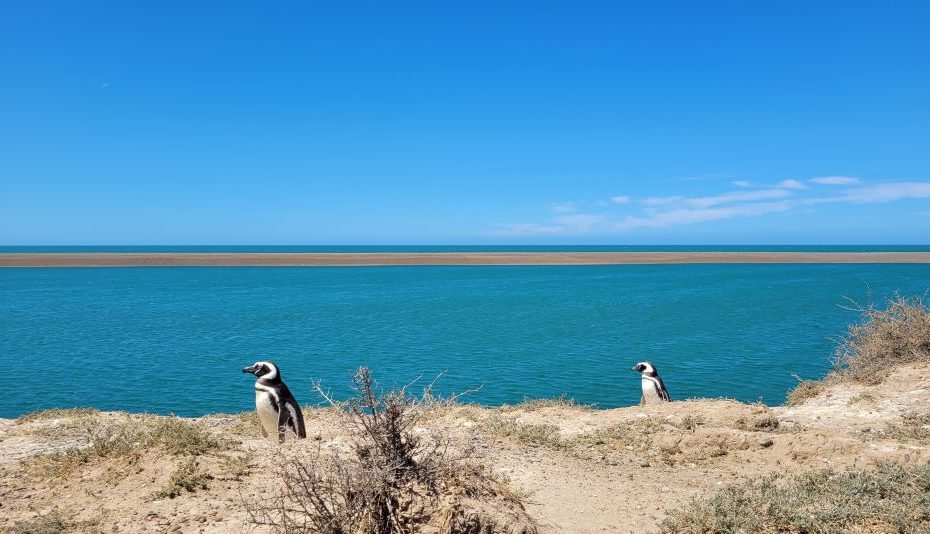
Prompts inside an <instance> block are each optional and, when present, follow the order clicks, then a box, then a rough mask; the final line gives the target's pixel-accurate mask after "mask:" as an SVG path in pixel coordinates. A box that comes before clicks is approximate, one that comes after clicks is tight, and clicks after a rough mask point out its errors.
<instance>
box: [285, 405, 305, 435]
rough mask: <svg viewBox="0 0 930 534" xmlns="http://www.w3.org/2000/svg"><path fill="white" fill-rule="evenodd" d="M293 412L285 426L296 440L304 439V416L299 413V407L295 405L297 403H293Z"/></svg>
mask: <svg viewBox="0 0 930 534" xmlns="http://www.w3.org/2000/svg"><path fill="white" fill-rule="evenodd" d="M294 412H295V413H293V414H291V418H290V419H288V421H287V424H288V426H290V427H291V430H293V431H294V434H296V435H297V437H298V438H305V437H307V429H306V428H304V414H303V413H302V412H301V411H300V405H299V404H297V401H294Z"/></svg>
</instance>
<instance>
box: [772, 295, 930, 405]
mask: <svg viewBox="0 0 930 534" xmlns="http://www.w3.org/2000/svg"><path fill="white" fill-rule="evenodd" d="M853 309H855V310H856V311H859V312H860V313H861V314H862V317H863V320H862V322H860V323H856V324H852V325H850V326H849V329H848V331H847V333H846V335H845V336H843V338H842V339H840V342H839V344H838V345H837V347H836V352H835V354H834V359H833V371H831V372H830V373H829V374H828V375H827V377H826V378H825V379H824V380H802V381H801V382H800V383H799V384H798V386H797V387H796V388H795V389H793V390H792V391H790V392H788V405H789V406H795V405H798V404H801V403H803V402H804V401H806V400H807V399H809V398H811V397H814V396H816V395H817V394H819V393H820V392H821V391H823V389H824V387H825V385H829V384H830V383H837V382H843V381H853V382H859V383H862V384H868V385H875V384H880V383H881V382H883V381H884V380H885V378H886V377H887V376H888V375H889V374H890V373H891V372H892V371H893V370H894V369H895V368H896V367H897V366H900V365H905V364H909V363H916V362H930V307H928V306H927V304H926V302H925V301H924V298H923V297H910V298H906V297H902V296H900V295H896V296H894V297H892V298H889V299H888V300H887V302H886V306H885V308H882V309H879V308H876V307H874V306H872V305H869V306H868V307H861V306H854V307H853Z"/></svg>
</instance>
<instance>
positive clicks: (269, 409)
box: [255, 389, 278, 438]
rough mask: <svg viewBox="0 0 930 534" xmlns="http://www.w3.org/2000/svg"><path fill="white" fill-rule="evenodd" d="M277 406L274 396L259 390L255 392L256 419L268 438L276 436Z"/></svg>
mask: <svg viewBox="0 0 930 534" xmlns="http://www.w3.org/2000/svg"><path fill="white" fill-rule="evenodd" d="M277 405H278V402H277V400H276V399H275V397H274V395H272V394H271V393H270V392H268V391H263V390H261V389H256V390H255V411H256V412H258V419H259V420H260V421H261V423H262V429H263V430H264V431H265V433H266V434H268V436H269V437H275V438H276V437H277V435H278V410H277V409H275V406H277Z"/></svg>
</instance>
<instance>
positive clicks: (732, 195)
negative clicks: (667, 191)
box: [684, 189, 791, 208]
mask: <svg viewBox="0 0 930 534" xmlns="http://www.w3.org/2000/svg"><path fill="white" fill-rule="evenodd" d="M788 196H791V192H790V191H788V190H787V189H760V190H758V191H731V192H729V193H724V194H722V195H717V196H712V197H697V198H686V199H684V203H685V204H687V205H688V206H691V207H694V208H709V207H711V206H717V205H720V204H731V203H733V202H750V201H754V200H769V199H773V198H785V197H788Z"/></svg>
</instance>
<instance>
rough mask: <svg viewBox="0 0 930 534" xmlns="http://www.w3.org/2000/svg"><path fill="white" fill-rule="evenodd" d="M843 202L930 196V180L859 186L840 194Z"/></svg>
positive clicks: (860, 202)
mask: <svg viewBox="0 0 930 534" xmlns="http://www.w3.org/2000/svg"><path fill="white" fill-rule="evenodd" d="M839 198H840V201H841V202H850V203H852V204H876V203H881V202H892V201H895V200H902V199H906V198H930V182H890V183H884V184H875V185H870V186H867V187H857V188H854V189H850V190H848V191H846V192H845V193H844V194H843V195H840V196H839Z"/></svg>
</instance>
